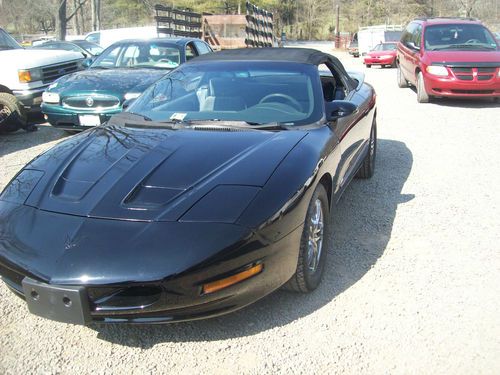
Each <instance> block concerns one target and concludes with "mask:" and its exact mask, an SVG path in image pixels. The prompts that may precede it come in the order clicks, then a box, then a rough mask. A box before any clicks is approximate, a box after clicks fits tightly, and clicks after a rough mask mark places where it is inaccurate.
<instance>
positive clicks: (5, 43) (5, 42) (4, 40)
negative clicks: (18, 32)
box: [0, 29, 22, 50]
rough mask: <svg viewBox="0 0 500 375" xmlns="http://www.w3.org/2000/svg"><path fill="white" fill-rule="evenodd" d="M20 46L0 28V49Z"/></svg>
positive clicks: (18, 47)
mask: <svg viewBox="0 0 500 375" xmlns="http://www.w3.org/2000/svg"><path fill="white" fill-rule="evenodd" d="M20 48H22V47H21V46H20V45H19V44H18V43H17V42H16V41H15V40H14V38H12V37H11V36H10V35H9V34H7V33H6V32H5V31H3V30H2V29H0V50H6V49H20Z"/></svg>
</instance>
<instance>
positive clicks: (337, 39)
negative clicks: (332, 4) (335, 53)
mask: <svg viewBox="0 0 500 375" xmlns="http://www.w3.org/2000/svg"><path fill="white" fill-rule="evenodd" d="M336 9H337V35H336V42H337V43H335V46H336V47H337V48H340V5H339V4H337V6H336Z"/></svg>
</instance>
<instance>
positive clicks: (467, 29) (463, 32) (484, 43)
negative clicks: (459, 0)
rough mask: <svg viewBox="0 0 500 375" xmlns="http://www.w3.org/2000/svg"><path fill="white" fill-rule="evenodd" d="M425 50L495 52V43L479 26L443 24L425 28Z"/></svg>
mask: <svg viewBox="0 0 500 375" xmlns="http://www.w3.org/2000/svg"><path fill="white" fill-rule="evenodd" d="M424 43H425V48H426V49H427V50H429V51H437V50H462V51H464V50H496V49H497V43H496V42H495V40H494V39H493V37H492V36H491V34H490V32H489V31H488V29H486V27H484V26H483V25H479V24H463V23H462V24H445V25H432V26H427V27H426V28H425V32H424Z"/></svg>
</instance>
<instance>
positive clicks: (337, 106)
mask: <svg viewBox="0 0 500 375" xmlns="http://www.w3.org/2000/svg"><path fill="white" fill-rule="evenodd" d="M325 110H326V119H327V121H334V120H337V119H339V118H342V117H346V116H350V115H352V114H353V113H354V112H356V111H357V110H358V106H357V105H356V104H353V103H351V102H349V101H347V100H334V101H332V102H326V103H325Z"/></svg>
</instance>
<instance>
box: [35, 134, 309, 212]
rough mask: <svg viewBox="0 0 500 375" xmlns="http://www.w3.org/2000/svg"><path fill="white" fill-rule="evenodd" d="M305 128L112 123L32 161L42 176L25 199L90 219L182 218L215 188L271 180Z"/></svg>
mask: <svg viewBox="0 0 500 375" xmlns="http://www.w3.org/2000/svg"><path fill="white" fill-rule="evenodd" d="M306 134H307V133H306V132H303V131H292V130H290V131H281V132H271V131H253V130H250V131H222V130H221V131H219V130H216V131H214V130H213V129H212V130H187V129H181V130H169V129H163V128H144V127H135V128H132V127H124V126H114V125H107V126H103V127H99V128H96V129H92V130H90V131H87V132H84V133H82V134H80V135H78V136H75V137H72V138H70V139H68V140H67V141H65V142H62V143H60V144H59V145H57V146H56V147H54V148H53V149H51V150H49V151H48V152H46V153H45V154H43V155H41V156H40V157H39V158H37V159H35V160H34V161H33V162H31V163H30V164H28V165H27V166H26V167H25V169H28V170H36V171H39V172H36V173H37V175H38V176H40V177H39V181H38V183H36V185H35V187H34V189H33V190H32V192H31V194H30V195H29V197H28V199H27V200H26V202H25V204H26V205H28V206H31V207H35V208H38V209H41V210H44V211H50V212H57V213H61V214H69V215H75V216H82V217H90V218H106V219H120V220H133V221H177V220H179V219H180V218H181V217H182V216H183V214H184V213H185V212H186V211H187V210H189V209H190V208H191V207H192V206H193V205H194V204H195V203H197V202H198V201H199V200H200V199H201V198H203V197H204V196H205V195H207V194H208V193H210V192H211V191H212V190H214V189H215V188H216V187H220V186H226V188H224V189H225V190H223V191H226V192H227V191H229V192H230V191H231V188H230V186H233V185H237V186H240V187H241V186H251V187H253V188H254V189H258V187H262V186H264V185H265V183H266V182H267V180H268V179H269V178H270V176H271V175H272V173H273V172H274V170H275V169H276V168H277V166H278V165H279V163H280V162H281V161H282V160H283V159H284V157H285V156H286V155H287V154H288V153H289V152H290V150H291V149H293V147H295V145H296V144H297V143H298V142H299V141H300V140H301V139H302V138H303V137H304V136H305V135H306ZM227 186H229V188H227ZM219 191H220V190H219ZM229 194H230V193H229ZM212 196H213V194H212ZM218 199H220V198H218ZM224 202H225V200H224V201H222V202H221V204H222V205H223V204H224Z"/></svg>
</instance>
